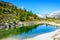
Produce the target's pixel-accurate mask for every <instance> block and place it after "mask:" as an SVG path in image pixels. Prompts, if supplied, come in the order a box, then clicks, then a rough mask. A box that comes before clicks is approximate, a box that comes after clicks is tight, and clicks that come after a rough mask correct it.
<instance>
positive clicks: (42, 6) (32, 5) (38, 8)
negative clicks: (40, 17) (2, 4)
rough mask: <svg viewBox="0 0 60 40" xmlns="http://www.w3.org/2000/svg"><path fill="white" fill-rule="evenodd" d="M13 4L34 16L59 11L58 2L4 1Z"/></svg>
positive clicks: (42, 0) (38, 0)
mask: <svg viewBox="0 0 60 40" xmlns="http://www.w3.org/2000/svg"><path fill="white" fill-rule="evenodd" d="M4 1H6V2H10V3H13V4H14V5H16V6H17V7H18V8H20V7H22V6H23V7H24V8H25V9H26V10H31V11H32V12H33V13H35V14H47V13H50V12H53V11H58V10H60V0H4Z"/></svg>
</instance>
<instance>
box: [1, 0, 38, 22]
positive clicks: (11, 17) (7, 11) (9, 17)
mask: <svg viewBox="0 0 60 40" xmlns="http://www.w3.org/2000/svg"><path fill="white" fill-rule="evenodd" d="M37 19H39V18H38V16H37V15H36V14H33V13H32V11H27V10H26V9H25V8H24V9H21V8H17V7H16V6H15V5H13V4H11V3H8V2H3V1H1V2H0V23H2V22H4V23H6V22H13V21H34V20H37Z"/></svg>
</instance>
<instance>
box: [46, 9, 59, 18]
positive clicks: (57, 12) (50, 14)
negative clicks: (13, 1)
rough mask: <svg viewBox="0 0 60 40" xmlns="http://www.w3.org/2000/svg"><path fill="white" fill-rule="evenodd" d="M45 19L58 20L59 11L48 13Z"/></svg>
mask: <svg viewBox="0 0 60 40" xmlns="http://www.w3.org/2000/svg"><path fill="white" fill-rule="evenodd" d="M47 17H51V18H60V10H59V11H54V12H51V13H48V15H47Z"/></svg>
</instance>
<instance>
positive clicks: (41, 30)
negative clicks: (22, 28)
mask: <svg viewBox="0 0 60 40" xmlns="http://www.w3.org/2000/svg"><path fill="white" fill-rule="evenodd" d="M56 29H57V28H56V27H55V26H51V25H45V24H44V25H38V26H37V27H36V28H33V29H32V30H30V31H28V32H25V33H22V34H17V35H16V36H15V37H16V38H23V39H25V38H31V37H34V36H37V35H39V34H44V33H48V32H52V31H55V30H56Z"/></svg>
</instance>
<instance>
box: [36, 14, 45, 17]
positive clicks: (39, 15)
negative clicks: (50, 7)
mask: <svg viewBox="0 0 60 40" xmlns="http://www.w3.org/2000/svg"><path fill="white" fill-rule="evenodd" d="M36 15H37V16H38V17H40V18H45V17H44V15H41V14H36Z"/></svg>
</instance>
